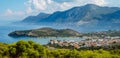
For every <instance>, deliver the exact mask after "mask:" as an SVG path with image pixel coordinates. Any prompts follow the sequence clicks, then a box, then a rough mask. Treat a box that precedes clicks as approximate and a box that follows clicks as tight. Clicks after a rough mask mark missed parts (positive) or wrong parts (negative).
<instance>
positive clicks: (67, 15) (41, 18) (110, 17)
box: [21, 4, 120, 27]
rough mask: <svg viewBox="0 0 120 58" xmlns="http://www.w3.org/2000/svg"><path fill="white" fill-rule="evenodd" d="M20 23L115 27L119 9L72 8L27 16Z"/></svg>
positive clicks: (85, 6) (97, 7)
mask: <svg viewBox="0 0 120 58" xmlns="http://www.w3.org/2000/svg"><path fill="white" fill-rule="evenodd" d="M21 22H22V23H34V24H42V23H57V24H69V23H71V24H75V25H96V26H117V27H118V25H119V24H120V8H119V7H103V6H98V5H94V4H87V5H84V6H79V7H73V8H71V9H69V10H65V11H57V12H54V13H52V14H46V13H40V14H38V15H37V16H29V17H27V18H25V19H24V20H23V21H21Z"/></svg>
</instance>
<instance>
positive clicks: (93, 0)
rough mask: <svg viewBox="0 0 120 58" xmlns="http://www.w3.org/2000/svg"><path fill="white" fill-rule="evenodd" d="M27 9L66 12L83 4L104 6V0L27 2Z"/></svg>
mask: <svg viewBox="0 0 120 58" xmlns="http://www.w3.org/2000/svg"><path fill="white" fill-rule="evenodd" d="M26 4H27V5H29V6H27V7H28V8H30V9H32V10H33V11H34V12H35V11H37V12H48V13H51V12H54V11H60V10H66V9H69V8H71V7H74V6H81V5H85V4H97V5H100V6H103V5H106V4H107V2H106V1H105V0H71V2H70V1H69V2H67V1H63V2H60V3H59V2H58V1H55V0H29V1H28V2H27V3H26Z"/></svg>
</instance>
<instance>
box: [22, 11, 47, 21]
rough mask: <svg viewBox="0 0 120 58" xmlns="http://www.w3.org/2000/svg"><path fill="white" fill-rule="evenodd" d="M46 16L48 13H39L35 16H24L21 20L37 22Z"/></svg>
mask: <svg viewBox="0 0 120 58" xmlns="http://www.w3.org/2000/svg"><path fill="white" fill-rule="evenodd" d="M48 16H49V14H45V13H40V14H38V15H37V16H29V17H27V18H25V19H24V20H23V21H22V22H24V23H35V22H38V21H40V20H41V19H44V18H46V17H48Z"/></svg>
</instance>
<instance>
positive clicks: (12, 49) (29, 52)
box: [0, 40, 120, 58]
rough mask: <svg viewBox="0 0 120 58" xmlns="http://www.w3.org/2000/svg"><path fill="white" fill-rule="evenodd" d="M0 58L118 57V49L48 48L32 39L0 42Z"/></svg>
mask: <svg viewBox="0 0 120 58" xmlns="http://www.w3.org/2000/svg"><path fill="white" fill-rule="evenodd" d="M0 58H120V50H119V49H118V50H110V51H107V50H103V49H99V50H80V51H77V50H75V49H73V50H70V49H55V50H50V49H47V48H45V47H43V46H42V45H40V44H37V43H35V42H33V41H22V40H21V41H18V42H17V43H14V44H4V43H0Z"/></svg>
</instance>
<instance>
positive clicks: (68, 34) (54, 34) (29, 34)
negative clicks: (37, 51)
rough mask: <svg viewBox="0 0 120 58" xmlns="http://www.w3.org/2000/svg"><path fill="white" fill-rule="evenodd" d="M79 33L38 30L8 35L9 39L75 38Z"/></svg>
mask: <svg viewBox="0 0 120 58" xmlns="http://www.w3.org/2000/svg"><path fill="white" fill-rule="evenodd" d="M78 35H79V32H77V31H74V30H72V29H52V28H48V27H45V28H40V29H33V30H23V31H14V32H11V33H10V34H9V36H11V37H25V36H26V37H76V36H78Z"/></svg>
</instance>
